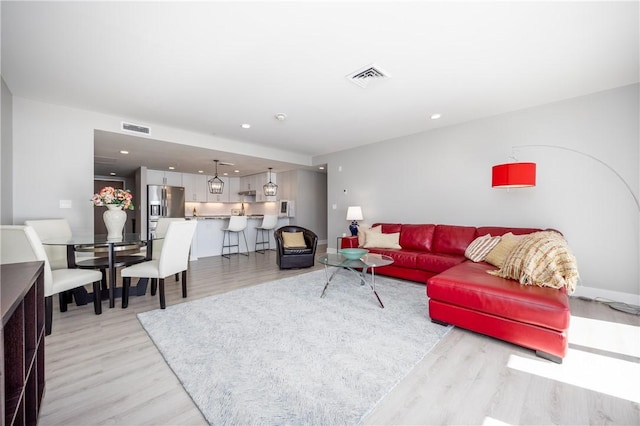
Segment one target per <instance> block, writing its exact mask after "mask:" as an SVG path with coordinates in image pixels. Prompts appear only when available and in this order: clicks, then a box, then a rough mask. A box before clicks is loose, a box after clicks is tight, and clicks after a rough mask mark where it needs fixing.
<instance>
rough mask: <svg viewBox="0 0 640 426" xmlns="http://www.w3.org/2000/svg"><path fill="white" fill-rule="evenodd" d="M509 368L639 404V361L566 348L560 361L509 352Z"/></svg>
mask: <svg viewBox="0 0 640 426" xmlns="http://www.w3.org/2000/svg"><path fill="white" fill-rule="evenodd" d="M507 366H508V367H509V368H513V369H515V370H519V371H523V372H525V373H529V374H535V375H537V376H541V377H546V378H548V379H551V380H556V381H559V382H563V383H567V384H570V385H574V386H579V387H581V388H585V389H589V390H592V391H594V392H600V393H604V394H607V395H611V396H614V397H617V398H622V399H626V400H629V401H633V402H636V403H640V392H638V383H640V364H638V363H635V362H630V361H624V360H621V359H617V358H613V357H609V356H603V355H598V354H593V353H590V352H585V351H580V350H575V349H571V348H569V350H568V351H567V356H566V357H565V358H564V361H563V363H562V364H556V363H554V362H549V361H546V360H538V359H529V358H524V357H521V356H518V355H511V356H510V357H509V361H508V363H507Z"/></svg>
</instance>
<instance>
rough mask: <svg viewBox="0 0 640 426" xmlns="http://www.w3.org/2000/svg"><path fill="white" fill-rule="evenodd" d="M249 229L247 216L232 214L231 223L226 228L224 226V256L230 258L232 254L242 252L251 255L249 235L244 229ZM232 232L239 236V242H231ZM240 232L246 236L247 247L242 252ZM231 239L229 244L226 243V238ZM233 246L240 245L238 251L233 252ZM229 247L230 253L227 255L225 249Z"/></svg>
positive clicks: (245, 243)
mask: <svg viewBox="0 0 640 426" xmlns="http://www.w3.org/2000/svg"><path fill="white" fill-rule="evenodd" d="M245 229H247V217H246V216H231V217H230V218H229V224H228V225H227V227H226V228H222V231H223V234H222V257H226V258H227V259H229V258H230V255H231V254H242V255H245V256H249V245H248V244H247V236H246V234H245V233H244V230H245ZM231 233H235V234H236V236H237V237H238V240H237V241H238V242H237V244H231ZM240 233H242V236H243V237H244V246H245V248H246V252H244V253H242V252H241V251H240ZM227 238H228V239H229V244H225V240H226V239H227ZM232 247H238V251H237V252H236V253H231V248H232ZM225 248H226V249H228V253H227V255H226V256H225V254H224V249H225Z"/></svg>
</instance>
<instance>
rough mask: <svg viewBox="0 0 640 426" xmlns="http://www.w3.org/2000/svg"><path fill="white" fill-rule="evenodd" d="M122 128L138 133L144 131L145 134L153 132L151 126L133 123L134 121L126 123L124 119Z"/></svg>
mask: <svg viewBox="0 0 640 426" xmlns="http://www.w3.org/2000/svg"><path fill="white" fill-rule="evenodd" d="M122 130H128V131H130V132H136V133H144V134H145V135H148V134H150V133H151V128H149V127H147V126H141V125H139V124H132V123H125V122H124V121H123V122H122Z"/></svg>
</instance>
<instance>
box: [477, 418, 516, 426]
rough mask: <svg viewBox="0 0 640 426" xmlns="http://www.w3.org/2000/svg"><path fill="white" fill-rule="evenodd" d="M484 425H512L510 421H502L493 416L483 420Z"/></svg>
mask: <svg viewBox="0 0 640 426" xmlns="http://www.w3.org/2000/svg"><path fill="white" fill-rule="evenodd" d="M482 426H511V424H509V423H505V422H501V421H500V420H498V419H494V418H493V417H485V418H484V420H483V421H482Z"/></svg>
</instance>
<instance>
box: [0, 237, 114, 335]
mask: <svg viewBox="0 0 640 426" xmlns="http://www.w3.org/2000/svg"><path fill="white" fill-rule="evenodd" d="M0 244H1V245H0V263H3V264H4V263H18V262H32V261H37V260H41V261H44V296H45V334H47V335H49V334H51V329H52V322H53V295H54V294H59V295H60V311H61V312H66V310H67V301H66V298H65V297H64V296H63V294H62V293H63V292H65V291H67V290H71V289H74V288H77V287H82V286H84V285H87V284H91V283H93V292H94V294H100V280H101V278H102V274H101V273H100V272H98V271H92V270H85V269H68V268H61V269H55V270H52V269H51V264H50V263H49V258H48V256H47V253H46V251H45V249H44V246H43V245H42V242H41V241H40V238H39V237H38V234H37V233H36V231H35V230H34V229H33V228H32V227H31V226H21V225H2V226H0ZM93 307H94V311H95V313H96V315H100V314H101V313H102V304H101V302H100V298H99V297H95V298H94V301H93Z"/></svg>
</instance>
